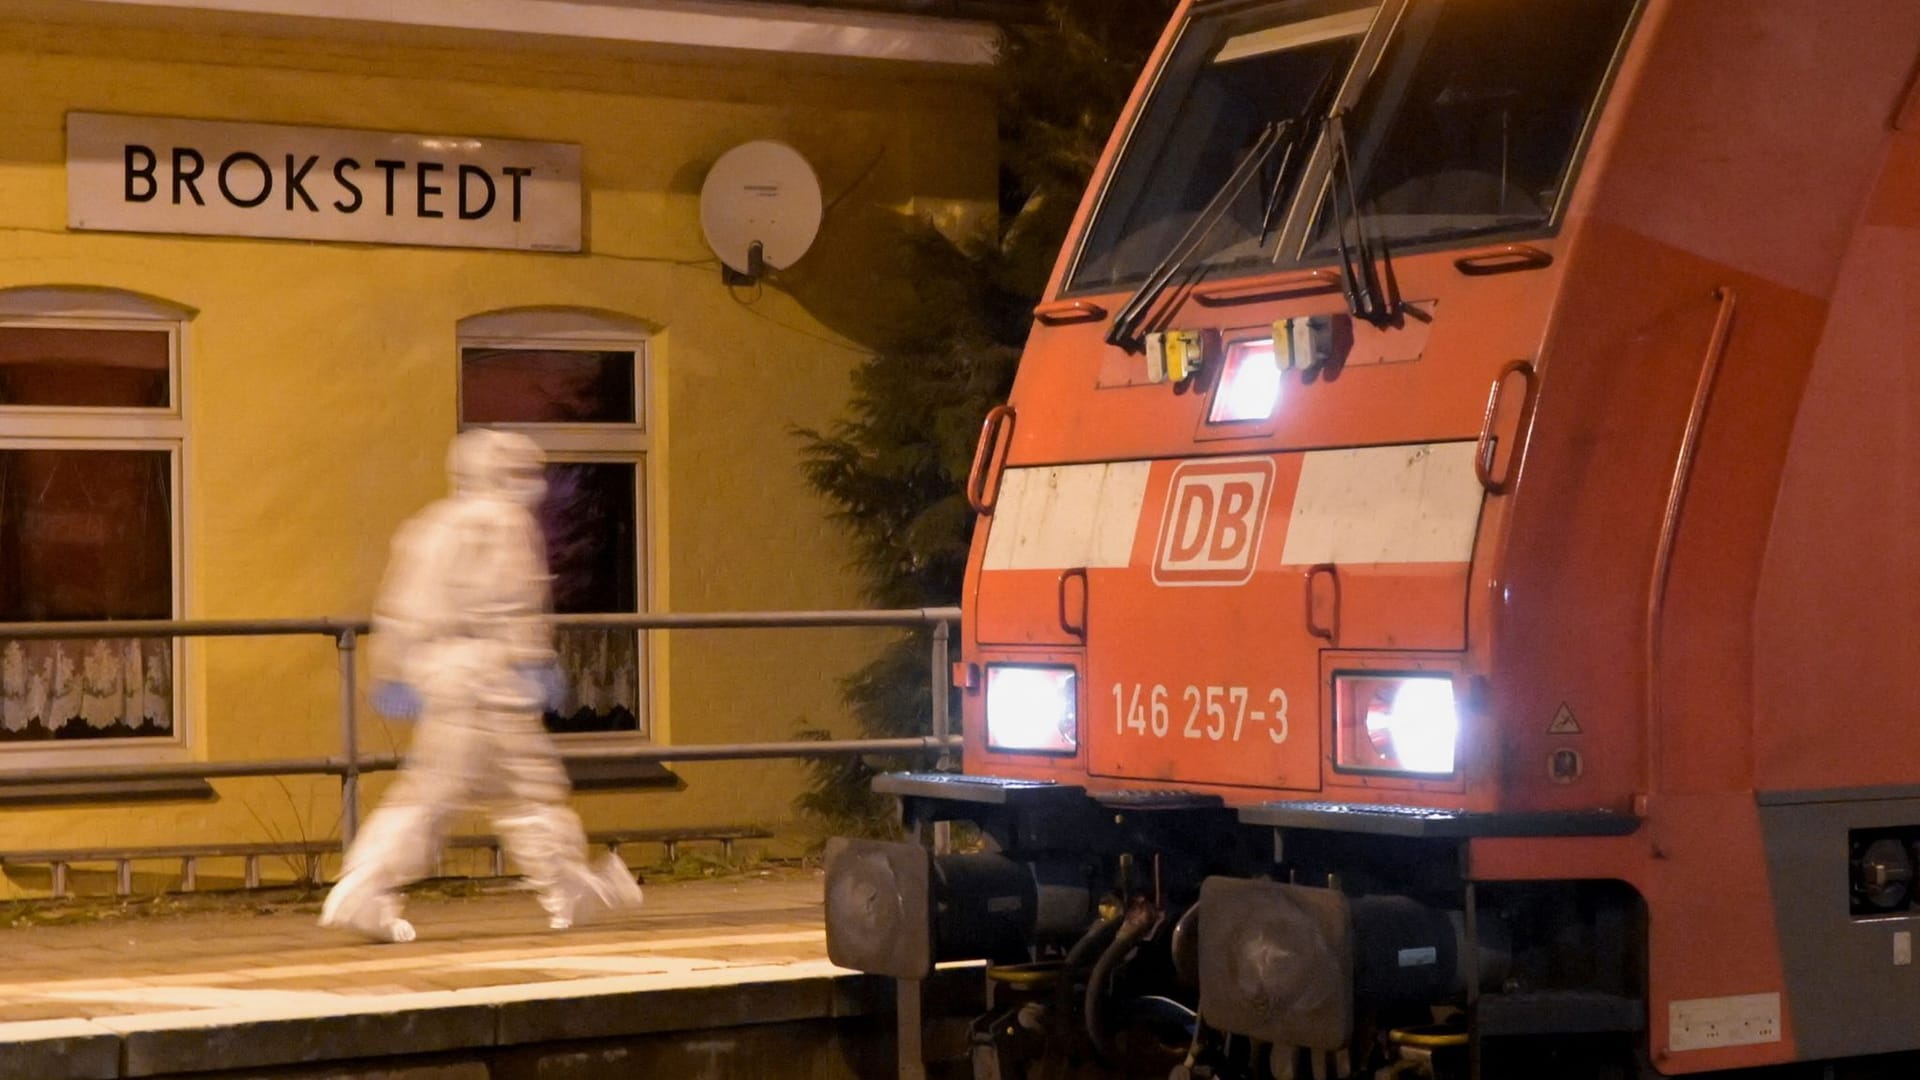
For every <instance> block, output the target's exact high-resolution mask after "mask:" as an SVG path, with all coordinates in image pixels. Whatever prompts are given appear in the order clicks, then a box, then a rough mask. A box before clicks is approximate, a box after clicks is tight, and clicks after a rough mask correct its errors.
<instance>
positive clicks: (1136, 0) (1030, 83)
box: [797, 0, 1173, 833]
mask: <svg viewBox="0 0 1920 1080" xmlns="http://www.w3.org/2000/svg"><path fill="white" fill-rule="evenodd" d="M1172 8H1173V0H1047V2H1046V3H1045V4H1044V5H1043V10H1042V13H1041V15H1040V17H1038V18H1036V19H1034V20H1033V21H1031V22H1020V23H1012V24H1008V25H1004V26H1003V27H1002V28H1001V29H1002V35H1003V37H1002V46H1001V50H1000V56H999V59H998V61H997V64H996V72H997V77H998V81H999V98H1000V116H1001V123H1000V149H1001V193H1000V194H1001V198H1000V203H1001V207H1000V209H1001V222H1002V226H1001V228H1000V229H999V232H998V235H995V236H992V237H989V238H985V239H984V240H982V241H979V242H976V243H973V244H964V243H956V242H954V241H952V240H950V239H949V238H947V237H946V236H944V235H943V234H941V233H940V232H938V231H937V230H935V229H933V228H932V227H931V226H925V227H922V228H920V229H918V230H917V231H916V233H915V234H914V236H915V238H914V239H913V241H912V247H913V250H912V253H911V255H912V260H913V265H914V266H915V271H914V272H913V273H912V275H911V280H912V282H913V283H914V290H915V301H916V315H917V318H916V319H915V320H914V321H913V322H912V325H911V326H910V327H908V328H906V329H904V330H902V331H900V332H899V334H898V336H896V337H895V338H894V339H893V340H891V341H888V342H886V343H884V345H883V347H881V348H880V349H879V350H877V351H876V352H875V353H874V354H873V355H872V356H871V357H869V358H868V359H867V360H866V361H864V362H863V363H862V364H861V366H860V367H859V368H858V369H857V370H856V371H855V373H854V379H853V397H852V399H851V401H850V402H849V405H848V410H847V415H846V416H845V417H843V418H842V419H841V420H839V421H837V422H835V423H834V424H833V425H832V426H831V427H830V428H829V429H828V430H827V431H825V432H821V431H817V430H812V429H801V430H799V431H798V432H797V434H798V435H799V436H800V438H801V441H802V450H801V458H802V466H803V468H804V470H805V473H806V477H807V480H808V482H809V483H810V484H811V485H812V486H813V487H814V488H815V489H816V490H818V491H819V492H820V493H821V494H823V495H825V496H826V497H827V498H828V499H829V500H830V501H831V502H833V503H834V505H835V506H836V507H837V509H836V511H835V515H834V516H835V518H836V519H837V520H838V521H839V522H840V523H841V524H842V525H843V526H844V527H845V528H846V529H847V531H848V533H849V535H850V537H851V540H852V544H853V553H854V565H855V567H856V568H857V569H858V570H859V572H860V574H861V576H862V578H863V580H864V592H865V595H866V599H867V601H868V602H869V603H872V604H874V605H876V606H880V607H929V606H940V605H948V604H955V603H958V601H959V596H960V587H961V579H962V577H963V575H964V573H965V569H966V558H967V543H968V538H969V534H970V532H971V529H972V526H973V516H972V512H971V510H970V509H969V507H968V505H967V501H966V497H965V494H964V487H965V484H966V479H967V470H968V467H969V466H970V464H971V462H972V459H973V451H974V443H975V440H976V439H977V438H978V437H979V433H980V424H981V421H982V419H983V418H984V417H985V415H986V412H987V410H988V409H989V408H991V407H992V406H993V405H995V404H997V403H998V402H1001V401H1004V400H1005V399H1006V396H1007V392H1008V390H1009V388H1010V387H1011V386H1012V383H1013V371H1014V365H1015V362H1016V361H1017V360H1018V358H1019V355H1020V348H1021V345H1022V344H1023V343H1024V342H1025V340H1026V335H1027V330H1028V328H1029V326H1030V316H1031V311H1032V308H1033V305H1034V303H1035V302H1036V301H1037V300H1038V299H1039V296H1040V292H1041V290H1042V289H1043V288H1044V287H1045V285H1046V278H1047V275H1048V274H1049V272H1050V271H1051V270H1052V267H1053V261H1054V258H1055V256H1056V255H1057V254H1058V251H1059V247H1060V243H1061V240H1062V239H1063V238H1064V236H1065V234H1066V230H1067V226H1068V225H1069V223H1070V222H1071V219H1072V216H1073V213H1074V209H1075V207H1076V206H1077V205H1078V203H1079V200H1080V195H1081V192H1082V191H1083V190H1084V189H1085V187H1086V184H1087V180H1088V177H1089V176H1090V175H1091V174H1092V172H1093V167H1094V165H1095V163H1096V161H1097V160H1098V158H1099V156H1100V151H1101V149H1102V147H1103V146H1104V145H1105V143H1106V139H1107V134H1108V132H1109V131H1110V130H1111V128H1112V126H1113V122H1114V119H1115V118H1116V116H1117V115H1118V113H1119V110H1120V106H1121V105H1122V104H1123V103H1124V102H1125V100H1126V96H1127V92H1128V91H1129V90H1130V89H1131V88H1132V86H1133V83H1134V80H1135V78H1136V77H1137V75H1138V73H1139V70H1140V66H1141V64H1142V63H1143V62H1144V60H1145V58H1146V55H1147V52H1148V51H1149V50H1150V49H1151V48H1152V45H1153V42H1154V41H1155V39H1156V38H1157V37H1158V36H1159V33H1160V31H1161V29H1162V28H1163V27H1164V25H1165V23H1166V20H1167V16H1168V14H1169V13H1170V12H1171V11H1172ZM929 644H930V642H929V637H928V634H927V633H926V632H917V633H913V634H908V635H904V636H903V637H902V638H901V640H899V641H898V642H896V643H895V644H894V645H893V646H892V647H890V648H889V649H887V650H886V651H885V652H884V653H883V654H882V655H881V656H880V657H879V658H878V659H876V660H875V661H873V662H872V663H871V664H868V665H867V666H866V667H864V668H862V669H861V670H860V671H858V672H856V673H855V674H854V675H852V676H850V677H849V678H848V679H846V680H845V681H844V683H843V685H842V694H843V696H844V698H845V700H846V703H847V707H848V709H849V711H850V712H851V713H852V715H853V717H854V718H855V719H856V720H857V721H858V723H859V725H860V729H861V731H862V732H863V733H864V734H865V735H867V736H871V737H876V738H884V737H894V736H901V735H917V734H925V733H926V732H927V731H928V730H929V726H930V724H931V719H932V718H931V708H930V704H929V699H928V676H929V669H928V662H927V654H928V648H929ZM956 654H957V653H956ZM954 715H955V716H958V712H957V711H955V713H954ZM812 734H815V735H819V736H821V737H824V733H819V732H814V733H812ZM902 764H904V763H902V762H872V763H870V762H868V761H865V760H862V759H858V758H840V759H829V760H824V761H821V762H818V763H816V764H815V765H814V766H813V776H812V782H811V784H810V786H809V790H808V791H807V792H806V793H805V794H803V795H802V796H801V797H800V798H799V800H798V803H797V805H798V806H799V808H800V809H801V810H802V811H803V812H805V813H808V814H811V815H813V816H814V817H816V818H817V819H819V820H820V822H821V823H822V824H823V825H824V826H825V827H826V828H827V829H828V830H830V831H832V832H835V833H841V832H864V833H872V832H884V831H886V830H887V829H888V828H889V823H890V821H891V818H892V814H891V810H892V807H891V804H890V800H887V799H884V798H882V797H878V796H875V795H873V794H872V792H871V790H870V789H869V786H868V783H869V781H870V780H871V779H872V777H873V775H874V772H875V768H876V767H879V768H894V767H900V766H901V765H902Z"/></svg>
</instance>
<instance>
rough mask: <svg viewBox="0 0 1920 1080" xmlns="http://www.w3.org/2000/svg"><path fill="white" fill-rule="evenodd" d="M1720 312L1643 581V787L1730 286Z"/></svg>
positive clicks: (1656, 784)
mask: <svg viewBox="0 0 1920 1080" xmlns="http://www.w3.org/2000/svg"><path fill="white" fill-rule="evenodd" d="M1713 296H1714V299H1716V300H1718V301H1719V302H1720V310H1719V312H1718V313H1717V314H1716V315H1715V316H1714V318H1713V333H1712V335H1711V336H1710V337H1708V338H1707V354H1706V356H1705V358H1703V359H1702V360H1701V362H1700V379H1699V381H1698V382H1696V383H1694V386H1693V405H1692V406H1691V407H1690V408H1688V410H1687V426H1686V428H1685V430H1683V431H1682V433H1681V435H1680V449H1679V451H1678V452H1677V453H1675V454H1674V458H1673V479H1672V480H1671V481H1670V482H1669V483H1668V485H1667V508H1666V512H1665V513H1664V514H1662V515H1661V517H1660V541H1659V543H1658V544H1657V545H1656V546H1655V547H1654V550H1653V576H1652V577H1651V578H1649V579H1648V581H1647V627H1646V648H1647V653H1646V670H1647V717H1646V721H1647V738H1646V748H1647V760H1646V771H1647V787H1648V788H1649V789H1650V790H1652V791H1659V790H1660V788H1661V775H1660V773H1661V769H1660V624H1661V623H1662V622H1664V621H1665V619H1666V609H1667V576H1668V573H1669V572H1670V571H1671V570H1672V569H1673V544H1674V540H1675V538H1676V537H1677V536H1678V535H1679V532H1680V511H1681V508H1682V507H1683V506H1684V505H1685V504H1686V501H1687V481H1688V480H1689V479H1691V477H1692V475H1693V456H1694V452H1695V451H1696V450H1698V449H1699V446H1700V428H1701V426H1702V425H1703V423H1704V422H1705V421H1706V417H1707V406H1708V405H1709V404H1711V402H1712V401H1713V387H1714V384H1715V382H1716V381H1717V380H1718V378H1719V375H1720V360H1721V358H1722V357H1724V356H1725V355H1726V352H1727V335H1728V333H1729V331H1731V330H1732V328H1733V309H1734V304H1735V302H1736V300H1737V299H1738V297H1737V295H1736V294H1735V292H1734V290H1733V286H1731V285H1722V286H1720V287H1719V288H1717V289H1715V290H1713Z"/></svg>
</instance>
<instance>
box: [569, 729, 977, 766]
mask: <svg viewBox="0 0 1920 1080" xmlns="http://www.w3.org/2000/svg"><path fill="white" fill-rule="evenodd" d="M958 749H960V737H959V736H957V735H950V736H948V737H946V738H944V739H936V738H934V737H933V736H931V735H916V736H909V737H906V738H899V739H834V740H826V739H819V740H815V739H796V740H793V741H791V742H762V743H693V744H690V745H686V746H630V747H613V746H609V747H606V748H604V749H595V750H580V749H569V750H567V751H565V752H564V753H563V754H562V756H563V757H565V758H566V759H567V760H568V761H751V760H757V759H762V758H813V757H838V756H841V755H843V754H917V753H938V752H939V751H941V750H958Z"/></svg>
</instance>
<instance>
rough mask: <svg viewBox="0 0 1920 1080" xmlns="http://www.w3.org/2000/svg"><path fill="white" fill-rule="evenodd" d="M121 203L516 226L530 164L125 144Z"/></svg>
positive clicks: (531, 170)
mask: <svg viewBox="0 0 1920 1080" xmlns="http://www.w3.org/2000/svg"><path fill="white" fill-rule="evenodd" d="M123 160H124V163H125V169H124V177H125V187H124V190H125V201H126V202H128V203H152V202H154V201H156V200H159V201H162V202H167V203H170V204H171V205H173V206H186V205H189V204H191V205H194V206H206V205H207V201H208V200H209V199H217V200H220V201H222V202H225V203H226V204H227V205H229V206H232V207H234V208H235V209H239V210H252V209H255V208H261V207H271V208H273V209H276V210H279V211H282V212H291V213H304V214H322V213H328V212H332V213H338V214H348V215H353V214H361V213H367V214H377V215H381V216H384V217H395V216H399V217H412V218H417V219H422V220H426V219H432V218H445V217H449V216H452V217H456V218H457V219H458V220H461V221H480V220H483V219H486V218H487V217H488V216H489V215H492V214H495V213H498V214H500V215H501V216H503V217H507V218H508V219H509V220H511V221H513V222H516V223H517V222H519V221H520V220H521V215H522V214H523V213H524V212H525V205H524V188H523V184H524V183H525V182H526V181H527V180H528V179H529V178H530V177H532V176H533V175H534V167H533V166H531V165H499V166H484V167H483V166H480V165H474V164H471V163H467V162H459V163H449V162H443V161H430V160H404V159H394V158H374V159H372V160H370V161H364V162H363V161H361V160H359V159H358V158H354V157H344V156H343V157H336V158H333V159H332V160H331V161H328V162H324V163H323V161H322V159H321V155H319V154H306V155H298V154H275V155H267V154H258V153H255V152H253V151H251V150H235V151H232V152H230V153H227V154H225V155H222V156H219V157H217V158H214V159H212V160H209V156H208V155H207V154H205V153H203V152H202V151H200V150H198V149H196V148H194V147H191V146H171V147H154V146H147V145H142V144H140V143H127V144H126V146H125V153H124V159H123Z"/></svg>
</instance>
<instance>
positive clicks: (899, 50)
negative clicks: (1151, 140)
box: [60, 0, 999, 67]
mask: <svg viewBox="0 0 1920 1080" xmlns="http://www.w3.org/2000/svg"><path fill="white" fill-rule="evenodd" d="M60 7H61V8H62V9H63V14H66V15H69V16H84V15H85V14H86V13H88V12H89V11H91V12H92V13H94V14H97V15H103V16H119V17H118V18H115V19H114V20H113V21H118V22H137V23H145V24H149V25H168V26H173V27H188V26H193V25H195V24H196V22H211V23H214V24H217V25H229V26H230V25H235V20H244V24H245V25H246V26H248V27H250V28H253V29H259V30H265V31H270V32H276V33H278V34H283V35H301V34H307V33H311V34H315V35H319V36H326V35H327V34H328V33H329V31H333V32H339V31H341V30H357V31H359V32H360V33H365V32H367V31H369V30H379V29H380V28H390V29H392V30H394V31H396V32H411V33H420V32H427V33H433V32H445V33H453V34H461V35H468V34H481V35H486V36H487V37H489V38H494V39H498V38H502V37H504V38H509V39H513V38H520V39H525V40H526V41H527V42H528V43H533V42H535V41H540V40H544V41H548V42H568V41H571V42H579V43H589V44H601V45H612V46H643V47H652V48H659V47H667V48H686V49H689V50H710V49H721V50H743V51H747V52H762V53H779V54H787V55H796V56H816V57H831V58H840V59H850V60H886V61H895V62H904V63H915V64H934V65H950V66H954V67H982V66H985V65H989V64H991V63H993V59H994V54H995V50H996V48H997V42H998V40H999V33H998V31H997V30H996V29H995V28H994V27H993V26H992V25H990V24H988V23H982V22H969V21H964V20H956V19H945V18H933V17H928V16H916V15H895V14H888V13H881V12H865V11H848V10H835V9H828V8H821V7H812V6H807V7H803V6H799V5H795V4H778V3H758V2H752V0H64V2H63V3H62V4H61V5H60Z"/></svg>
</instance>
